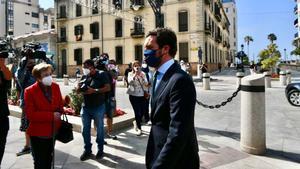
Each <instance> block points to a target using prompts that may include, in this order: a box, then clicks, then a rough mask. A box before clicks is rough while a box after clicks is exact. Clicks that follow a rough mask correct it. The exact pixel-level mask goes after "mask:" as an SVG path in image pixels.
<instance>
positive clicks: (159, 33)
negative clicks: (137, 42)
mask: <svg viewBox="0 0 300 169" xmlns="http://www.w3.org/2000/svg"><path fill="white" fill-rule="evenodd" d="M148 36H156V38H157V40H156V42H157V44H158V46H159V48H160V49H161V48H162V47H163V46H165V45H169V46H170V50H169V54H170V55H171V56H172V57H175V55H176V52H177V37H176V34H175V32H174V31H173V30H171V29H170V28H156V29H154V30H152V31H150V32H149V33H148V34H147V36H146V37H148Z"/></svg>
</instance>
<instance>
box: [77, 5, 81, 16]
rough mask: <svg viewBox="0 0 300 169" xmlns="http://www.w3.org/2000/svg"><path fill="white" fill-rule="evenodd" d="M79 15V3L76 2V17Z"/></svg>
mask: <svg viewBox="0 0 300 169" xmlns="http://www.w3.org/2000/svg"><path fill="white" fill-rule="evenodd" d="M79 16H81V5H79V4H76V17H79Z"/></svg>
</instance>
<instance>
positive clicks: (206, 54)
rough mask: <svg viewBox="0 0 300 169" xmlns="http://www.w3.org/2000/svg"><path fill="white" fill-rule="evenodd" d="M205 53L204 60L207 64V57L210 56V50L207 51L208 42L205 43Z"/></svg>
mask: <svg viewBox="0 0 300 169" xmlns="http://www.w3.org/2000/svg"><path fill="white" fill-rule="evenodd" d="M204 51H205V53H204V55H205V57H204V58H205V59H204V61H205V62H206V63H207V56H208V53H207V52H208V50H207V42H205V49H204Z"/></svg>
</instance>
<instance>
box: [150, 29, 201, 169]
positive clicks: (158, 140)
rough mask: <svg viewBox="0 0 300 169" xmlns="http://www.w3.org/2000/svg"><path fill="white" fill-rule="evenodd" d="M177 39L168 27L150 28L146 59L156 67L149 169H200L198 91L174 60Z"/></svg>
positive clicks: (152, 101)
mask: <svg viewBox="0 0 300 169" xmlns="http://www.w3.org/2000/svg"><path fill="white" fill-rule="evenodd" d="M176 52H177V38H176V35H175V33H174V32H173V31H172V30H170V29H168V28H157V29H155V30H153V31H150V32H149V33H148V35H147V38H146V40H145V44H144V55H145V62H146V63H147V64H148V65H149V66H151V67H154V68H155V69H156V72H155V74H154V77H153V83H152V84H153V85H152V86H153V87H152V88H153V89H152V98H151V122H152V128H151V131H150V136H149V140H148V145H147V151H146V167H147V169H199V156H198V143H197V136H196V132H195V127H194V110H195V102H196V90H195V86H194V83H193V81H192V79H191V77H190V76H189V75H188V74H187V73H186V72H184V71H183V70H181V68H180V66H179V65H178V64H177V63H176V62H175V61H174V57H175V55H176Z"/></svg>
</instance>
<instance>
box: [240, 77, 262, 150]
mask: <svg viewBox="0 0 300 169" xmlns="http://www.w3.org/2000/svg"><path fill="white" fill-rule="evenodd" d="M264 84H265V81H264V76H263V75H261V74H256V75H251V76H247V77H244V78H243V79H242V83H241V141H240V147H241V150H242V151H244V152H247V153H249V154H256V155H259V154H263V153H264V152H265V150H266V120H265V109H266V108H265V107H266V105H265V86H264Z"/></svg>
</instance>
